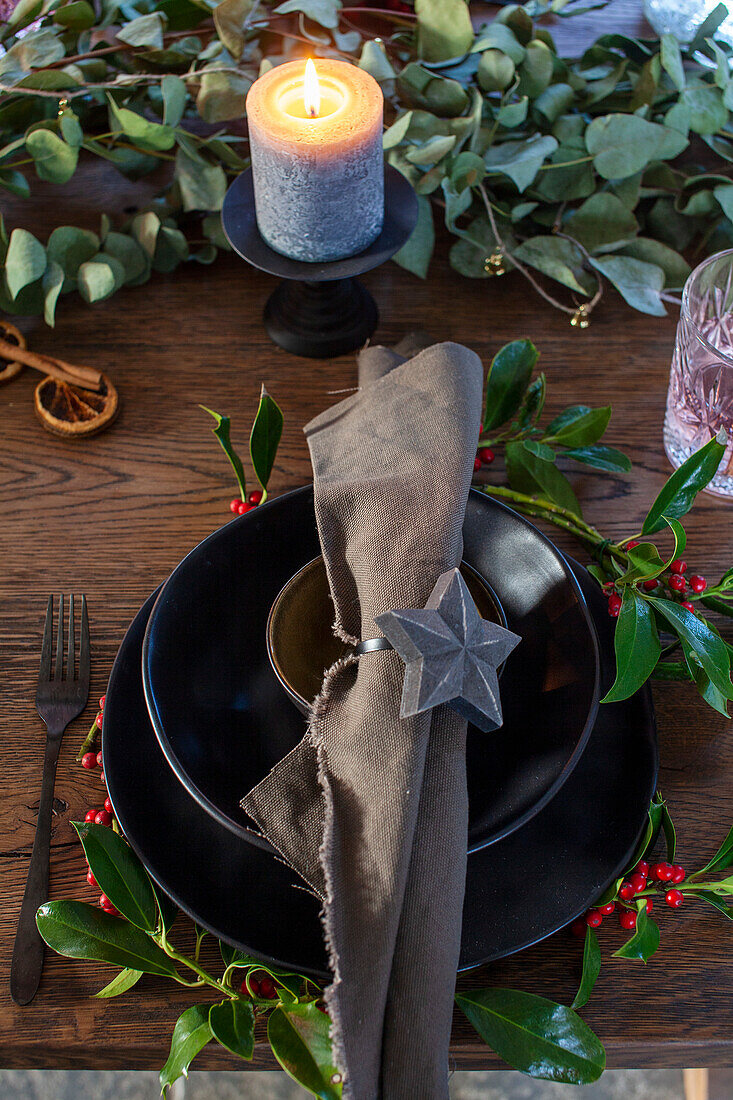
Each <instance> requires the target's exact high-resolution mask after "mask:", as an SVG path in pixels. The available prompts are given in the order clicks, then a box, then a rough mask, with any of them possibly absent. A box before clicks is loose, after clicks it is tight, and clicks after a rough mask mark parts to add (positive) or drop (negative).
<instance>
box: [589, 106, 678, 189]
mask: <svg viewBox="0 0 733 1100" xmlns="http://www.w3.org/2000/svg"><path fill="white" fill-rule="evenodd" d="M585 143H586V147H587V149H588V152H589V153H591V154H592V155H593V164H594V165H595V169H596V171H597V172H598V173H599V175H601V176H603V178H604V179H609V180H619V179H624V178H625V177H626V176H632V175H633V174H634V173H635V172H638V171H640V169H642V168H645V167H646V165H647V164H650V163H651V161H653V160H671V159H672V158H673V157H676V156H678V155H679V153H681V152H682V150H683V149H685V148H686V147H687V144H688V142H687V138H686V137H684V135H683V134H681V133H679V132H677V131H675V130H670V129H669V128H667V127H665V126H660V125H658V124H657V123H655V122H648V121H647V120H646V119H644V118H640V117H639V115H622V114H609V115H603V116H601V117H599V118H594V119H593V121H592V122H591V123H590V125H589V126H588V129H587V130H586V132H585Z"/></svg>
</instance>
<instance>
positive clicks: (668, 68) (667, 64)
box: [659, 34, 685, 92]
mask: <svg viewBox="0 0 733 1100" xmlns="http://www.w3.org/2000/svg"><path fill="white" fill-rule="evenodd" d="M659 46H660V57H661V61H662V68H663V69H664V71H665V72H666V73H667V74H668V75H669V78H670V80H671V81H672V83H673V84H674V86H675V88H676V89H677V91H678V92H681V91H682V89H683V88H684V86H685V70H684V67H683V65H682V54H681V53H680V44H679V42H678V41H677V39H676V38H675V36H674V35H673V34H663V35H662V37H661V39H660V43H659Z"/></svg>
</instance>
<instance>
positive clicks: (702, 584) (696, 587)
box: [690, 573, 708, 592]
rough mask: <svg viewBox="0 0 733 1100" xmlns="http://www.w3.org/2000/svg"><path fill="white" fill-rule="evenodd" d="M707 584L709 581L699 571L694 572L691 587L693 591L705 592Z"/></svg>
mask: <svg viewBox="0 0 733 1100" xmlns="http://www.w3.org/2000/svg"><path fill="white" fill-rule="evenodd" d="M707 586H708V582H707V581H706V580H705V578H704V577H701V576H700V575H699V574H698V573H693V574H692V576H691V577H690V588H691V589H692V591H693V592H704V591H705V589H706V588H707Z"/></svg>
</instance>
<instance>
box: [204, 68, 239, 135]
mask: <svg viewBox="0 0 733 1100" xmlns="http://www.w3.org/2000/svg"><path fill="white" fill-rule="evenodd" d="M251 86H252V81H251V80H249V79H248V78H247V77H246V76H244V75H243V74H241V73H231V72H221V71H220V70H218V69H205V70H204V71H203V72H202V73H201V84H200V86H199V91H198V95H197V96H196V110H197V111H198V113H199V114H200V115H201V117H202V118H203V120H204V121H205V122H227V121H228V120H229V119H232V118H241V117H242V116H243V115H244V105H245V100H246V97H247V92H248V91H249V89H250V88H251Z"/></svg>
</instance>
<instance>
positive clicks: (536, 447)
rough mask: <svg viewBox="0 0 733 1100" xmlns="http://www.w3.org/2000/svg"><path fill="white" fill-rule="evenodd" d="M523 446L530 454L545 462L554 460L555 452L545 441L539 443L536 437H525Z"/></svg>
mask: <svg viewBox="0 0 733 1100" xmlns="http://www.w3.org/2000/svg"><path fill="white" fill-rule="evenodd" d="M524 446H525V447H526V448H527V450H528V451H529V452H530V454H533V455H536V457H537V458H542V459H544V460H545V462H554V461H555V452H554V451H553V449H552V447H548V446H547V444H545V443H540V442H539V441H538V440H536V439H525V440H524Z"/></svg>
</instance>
